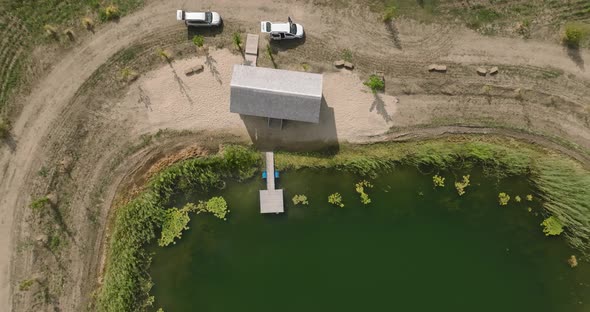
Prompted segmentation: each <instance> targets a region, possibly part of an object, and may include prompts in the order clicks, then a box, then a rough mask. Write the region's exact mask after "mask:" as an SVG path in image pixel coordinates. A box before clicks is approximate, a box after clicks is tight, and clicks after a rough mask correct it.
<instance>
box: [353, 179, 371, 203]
mask: <svg viewBox="0 0 590 312" xmlns="http://www.w3.org/2000/svg"><path fill="white" fill-rule="evenodd" d="M372 187H373V185H372V184H371V183H369V181H367V180H363V181H360V182H359V183H357V184H356V185H355V190H356V192H357V193H359V194H360V195H361V203H363V204H364V205H368V204H370V203H371V199H370V198H369V194H367V193H365V188H372Z"/></svg>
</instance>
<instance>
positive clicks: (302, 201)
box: [293, 195, 309, 205]
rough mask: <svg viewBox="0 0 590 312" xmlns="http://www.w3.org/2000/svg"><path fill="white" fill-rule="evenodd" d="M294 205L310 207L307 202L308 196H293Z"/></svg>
mask: <svg viewBox="0 0 590 312" xmlns="http://www.w3.org/2000/svg"><path fill="white" fill-rule="evenodd" d="M293 204H294V205H299V204H302V205H309V202H308V201H307V196H305V195H295V196H293Z"/></svg>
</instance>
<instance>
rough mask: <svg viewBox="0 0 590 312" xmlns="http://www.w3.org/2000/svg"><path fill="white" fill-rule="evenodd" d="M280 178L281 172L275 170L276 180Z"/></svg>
mask: <svg viewBox="0 0 590 312" xmlns="http://www.w3.org/2000/svg"><path fill="white" fill-rule="evenodd" d="M278 178H279V172H278V171H276V170H275V179H278Z"/></svg>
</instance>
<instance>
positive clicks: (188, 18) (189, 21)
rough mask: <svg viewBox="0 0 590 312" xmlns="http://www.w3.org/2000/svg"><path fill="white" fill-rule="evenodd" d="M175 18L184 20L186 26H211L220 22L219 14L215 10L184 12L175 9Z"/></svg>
mask: <svg viewBox="0 0 590 312" xmlns="http://www.w3.org/2000/svg"><path fill="white" fill-rule="evenodd" d="M176 20H178V21H184V23H185V24H186V26H195V27H212V26H219V25H220V24H221V16H219V13H217V12H186V11H183V10H176Z"/></svg>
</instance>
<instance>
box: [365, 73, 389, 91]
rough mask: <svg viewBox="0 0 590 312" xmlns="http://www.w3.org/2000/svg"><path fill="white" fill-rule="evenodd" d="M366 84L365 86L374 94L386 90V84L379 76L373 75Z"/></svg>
mask: <svg viewBox="0 0 590 312" xmlns="http://www.w3.org/2000/svg"><path fill="white" fill-rule="evenodd" d="M364 84H365V86H367V87H369V88H371V91H373V93H377V92H378V91H383V90H385V82H384V81H383V79H381V78H380V77H379V76H377V75H371V76H370V77H369V79H367V81H365V83H364Z"/></svg>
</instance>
